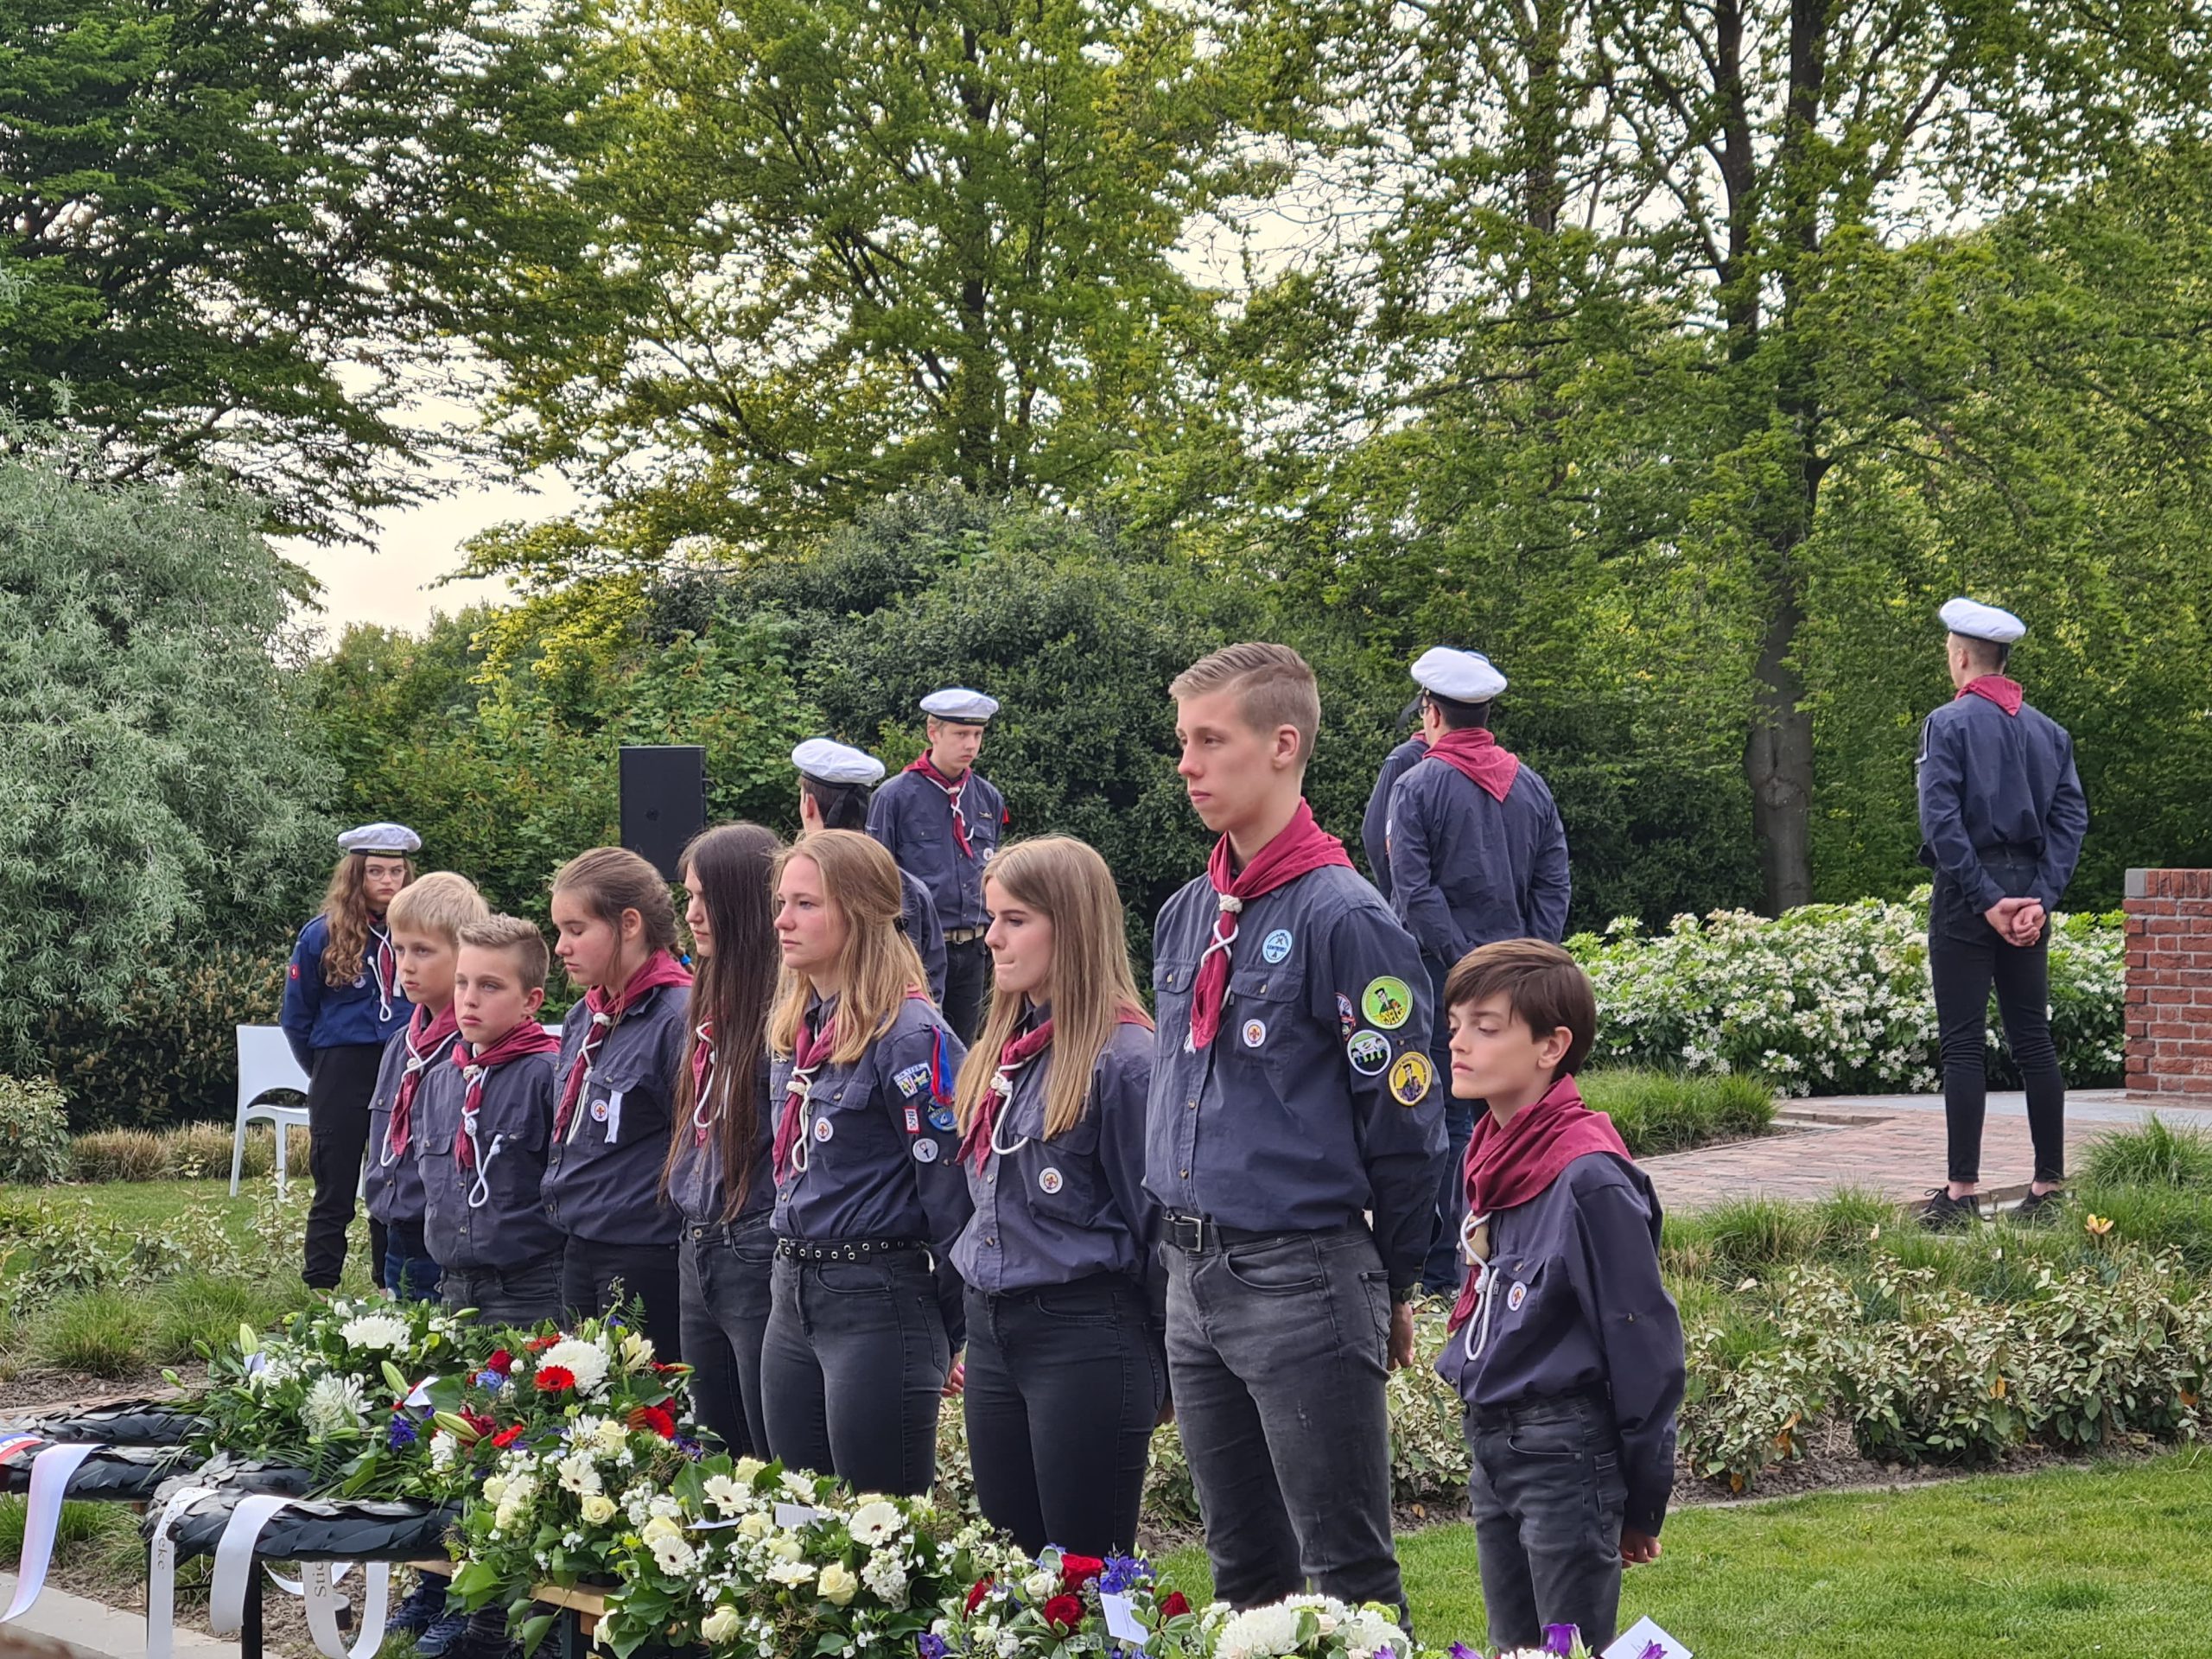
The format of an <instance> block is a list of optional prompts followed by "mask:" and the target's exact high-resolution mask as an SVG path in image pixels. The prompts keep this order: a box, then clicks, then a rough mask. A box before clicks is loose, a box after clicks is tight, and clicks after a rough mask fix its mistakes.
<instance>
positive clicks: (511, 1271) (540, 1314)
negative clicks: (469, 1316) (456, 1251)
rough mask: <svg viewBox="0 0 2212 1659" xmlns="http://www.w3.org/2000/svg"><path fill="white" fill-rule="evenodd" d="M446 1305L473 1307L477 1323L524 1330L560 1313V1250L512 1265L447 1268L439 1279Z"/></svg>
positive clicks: (550, 1251)
mask: <svg viewBox="0 0 2212 1659" xmlns="http://www.w3.org/2000/svg"><path fill="white" fill-rule="evenodd" d="M438 1293H439V1295H440V1297H441V1298H442V1300H443V1301H444V1302H445V1305H446V1306H448V1307H454V1308H460V1307H473V1308H474V1309H475V1310H476V1322H477V1324H479V1325H513V1326H515V1327H516V1328H517V1329H518V1330H524V1331H527V1330H530V1329H531V1328H533V1327H534V1326H537V1325H543V1324H544V1323H545V1322H546V1321H547V1320H548V1319H559V1318H560V1317H561V1252H560V1251H558V1250H548V1251H547V1252H546V1253H545V1254H544V1255H541V1256H539V1257H538V1258H537V1260H536V1261H534V1262H521V1263H518V1265H517V1266H514V1267H512V1268H447V1269H446V1270H445V1271H444V1273H443V1274H441V1275H440V1277H439V1280H438Z"/></svg>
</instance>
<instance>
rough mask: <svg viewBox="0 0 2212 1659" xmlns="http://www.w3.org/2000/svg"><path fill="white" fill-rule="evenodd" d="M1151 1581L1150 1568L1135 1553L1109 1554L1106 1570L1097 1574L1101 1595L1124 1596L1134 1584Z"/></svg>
mask: <svg viewBox="0 0 2212 1659" xmlns="http://www.w3.org/2000/svg"><path fill="white" fill-rule="evenodd" d="M1151 1582H1152V1569H1151V1568H1150V1567H1147V1566H1146V1565H1145V1564H1144V1562H1143V1561H1142V1560H1140V1559H1139V1558H1138V1557H1136V1556H1135V1555H1109V1556H1108V1557H1107V1558H1106V1570H1105V1571H1104V1572H1103V1573H1100V1574H1099V1575H1098V1593H1099V1594H1100V1595H1102V1596H1126V1595H1128V1593H1129V1592H1130V1591H1131V1590H1132V1589H1134V1588H1135V1586H1138V1585H1141V1584H1150V1583H1151Z"/></svg>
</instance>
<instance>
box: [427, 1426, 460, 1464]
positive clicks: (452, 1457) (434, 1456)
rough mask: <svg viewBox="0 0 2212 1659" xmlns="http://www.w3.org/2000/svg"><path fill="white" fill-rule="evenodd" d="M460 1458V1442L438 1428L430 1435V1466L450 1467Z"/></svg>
mask: <svg viewBox="0 0 2212 1659" xmlns="http://www.w3.org/2000/svg"><path fill="white" fill-rule="evenodd" d="M460 1460H461V1442H460V1441H458V1440H455V1439H454V1437H453V1436H452V1435H450V1434H448V1433H446V1432H445V1430H443V1429H439V1430H438V1431H437V1432H436V1433H434V1434H432V1435H431V1436H430V1467H431V1468H433V1469H450V1468H452V1467H453V1466H454V1464H456V1463H458V1462H459V1461H460Z"/></svg>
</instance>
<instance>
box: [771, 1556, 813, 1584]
mask: <svg viewBox="0 0 2212 1659" xmlns="http://www.w3.org/2000/svg"><path fill="white" fill-rule="evenodd" d="M768 1577H769V1578H770V1579H771V1580H772V1581H774V1582H775V1583H777V1584H787V1585H793V1586H797V1585H802V1584H811V1583H813V1582H814V1568H813V1567H811V1566H810V1565H809V1564H808V1563H806V1562H804V1561H778V1562H777V1563H776V1564H775V1565H774V1566H773V1567H770V1568H769V1569H768Z"/></svg>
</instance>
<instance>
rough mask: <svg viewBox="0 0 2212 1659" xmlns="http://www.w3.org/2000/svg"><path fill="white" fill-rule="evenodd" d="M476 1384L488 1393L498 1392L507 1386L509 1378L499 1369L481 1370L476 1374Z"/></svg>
mask: <svg viewBox="0 0 2212 1659" xmlns="http://www.w3.org/2000/svg"><path fill="white" fill-rule="evenodd" d="M476 1386H477V1387H478V1388H480V1389H484V1390H485V1391H486V1393H490V1394H497V1393H498V1392H499V1390H500V1389H504V1388H505V1387H506V1386H507V1379H506V1378H505V1377H504V1376H500V1375H499V1372H497V1371H479V1372H477V1374H476Z"/></svg>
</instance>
